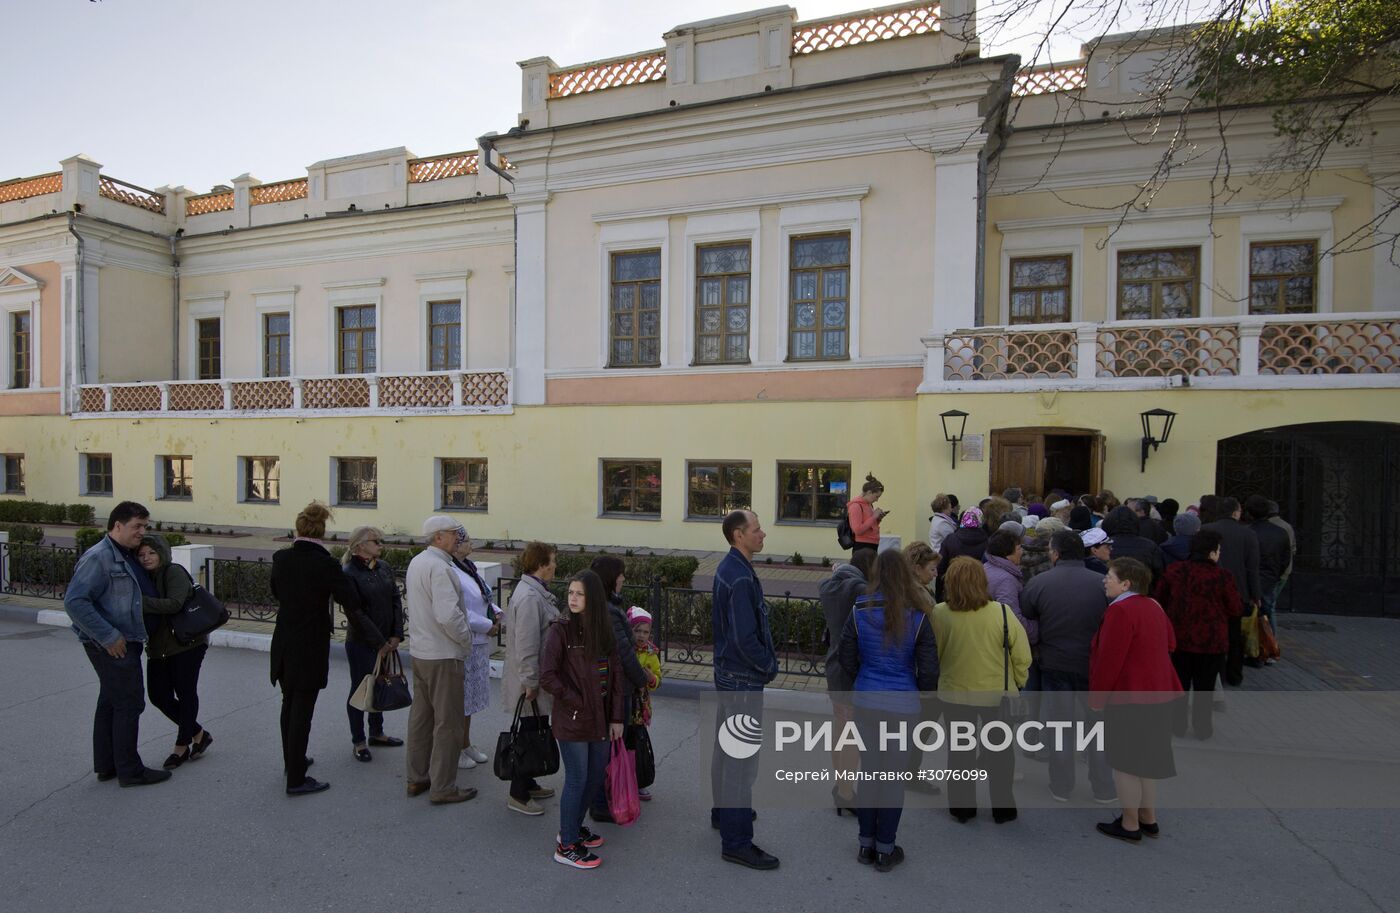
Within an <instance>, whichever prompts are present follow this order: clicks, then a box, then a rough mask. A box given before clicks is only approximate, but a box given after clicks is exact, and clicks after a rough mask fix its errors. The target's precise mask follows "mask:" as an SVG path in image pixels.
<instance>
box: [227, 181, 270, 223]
mask: <svg viewBox="0 0 1400 913" xmlns="http://www.w3.org/2000/svg"><path fill="white" fill-rule="evenodd" d="M260 184H262V181H260V180H258V179H257V178H255V177H253V176H252V175H251V174H248V173H246V172H245V173H243V174H240V175H239V176H238V177H236V178H234V179H233V212H231V213H229V216H228V220H229V224H230V225H232V226H233V227H234V228H247V227H248V226H249V225H251V224H252V216H251V215H250V214H249V213H250V212H251V210H252V208H253V203H252V200H250V199H249V195H248V191H249V190H251V189H252V188H254V187H257V186H258V185H260Z"/></svg>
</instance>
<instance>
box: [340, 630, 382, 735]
mask: <svg viewBox="0 0 1400 913" xmlns="http://www.w3.org/2000/svg"><path fill="white" fill-rule="evenodd" d="M378 657H379V651H378V650H376V649H374V648H373V647H371V646H369V645H368V644H362V643H360V642H359V641H355V640H346V641H345V658H346V659H347V660H349V661H350V693H351V694H352V695H353V694H354V693H355V689H356V688H358V687H360V680H361V679H363V678H364V677H365V676H366V675H369V674H370V673H372V672H374V661H375V659H377V658H378ZM345 712H346V713H347V714H349V716H350V741H351V743H352V744H355V745H361V744H364V741H365V712H364V711H363V710H361V709H360V708H358V707H351V706H350V702H349V701H348V700H347V701H346V702H345ZM369 734H370V735H373V736H380V735H383V734H384V714H382V713H371V714H370V715H369Z"/></svg>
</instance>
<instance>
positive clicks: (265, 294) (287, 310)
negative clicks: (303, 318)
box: [252, 285, 301, 377]
mask: <svg viewBox="0 0 1400 913" xmlns="http://www.w3.org/2000/svg"><path fill="white" fill-rule="evenodd" d="M299 291H301V287H300V286H297V285H287V286H282V287H280V288H261V289H258V288H255V289H253V292H252V294H253V339H255V340H257V346H258V353H257V358H258V375H257V376H258V377H268V376H269V375H268V373H267V323H266V321H265V320H264V319H263V318H265V317H266V316H267V315H268V314H286V315H287V333H288V336H287V374H286V375H284V376H286V377H295V376H296V375H297V307H296V304H297V292H299Z"/></svg>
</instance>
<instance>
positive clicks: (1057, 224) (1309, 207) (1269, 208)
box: [996, 197, 1346, 234]
mask: <svg viewBox="0 0 1400 913" xmlns="http://www.w3.org/2000/svg"><path fill="white" fill-rule="evenodd" d="M1345 202H1346V197H1316V198H1314V199H1311V200H1304V201H1302V202H1301V203H1298V202H1293V201H1291V200H1269V201H1266V202H1262V203H1221V204H1219V205H1218V206H1215V207H1211V206H1210V205H1208V204H1203V205H1201V206H1179V207H1175V208H1170V209H1149V210H1147V211H1146V212H1133V213H1132V214H1131V215H1130V217H1129V219H1128V221H1129V222H1132V223H1138V222H1157V221H1165V220H1169V219H1200V218H1206V217H1209V216H1212V215H1214V216H1215V217H1217V218H1219V217H1222V216H1239V215H1253V214H1255V213H1266V212H1274V213H1280V212H1331V211H1332V210H1334V209H1336V208H1337V207H1339V206H1341V205H1342V204H1343V203H1345ZM1121 215H1122V213H1121V211H1119V210H1116V209H1115V210H1112V211H1105V210H1102V209H1096V210H1094V211H1091V212H1081V213H1075V214H1073V215H1067V216H1046V217H1043V218H1039V219H1002V220H999V221H998V222H997V223H996V228H997V231H999V232H1001V233H1002V234H1007V233H1009V232H1015V231H1034V230H1035V229H1039V228H1074V227H1082V226H1085V225H1104V224H1108V223H1112V222H1117V221H1118V220H1119V218H1120V217H1121Z"/></svg>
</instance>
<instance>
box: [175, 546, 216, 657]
mask: <svg viewBox="0 0 1400 913" xmlns="http://www.w3.org/2000/svg"><path fill="white" fill-rule="evenodd" d="M177 567H179V565H177ZM180 569H181V570H184V568H183V567H181V568H180ZM185 576H187V577H188V576H189V571H185ZM190 583H191V584H192V585H193V586H194V589H192V590H190V595H189V597H188V598H186V599H185V604H184V606H182V607H181V608H180V611H178V612H176V613H175V614H174V615H172V616H170V629H171V630H172V631H174V632H175V639H176V640H178V641H179V642H180V643H182V644H192V643H194V642H195V641H196V640H198V639H199V638H201V637H203V636H204V635H205V634H208V633H209V632H210V631H214V630H217V629H219V628H222V627H223V626H224V625H225V624H226V623H227V622H228V620H229V612H228V609H226V608H224V604H223V603H222V602H220V601H219V600H217V599H215V598H214V594H213V593H211V592H209V591H208V590H206V589H205V588H204V587H202V586H200V585H199V584H197V583H195V582H194V578H193V577H190Z"/></svg>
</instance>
